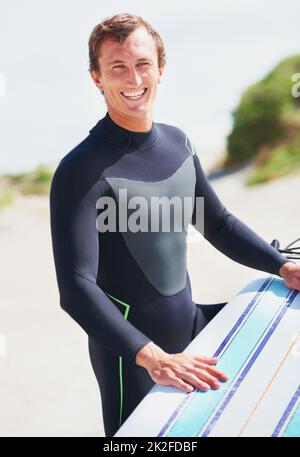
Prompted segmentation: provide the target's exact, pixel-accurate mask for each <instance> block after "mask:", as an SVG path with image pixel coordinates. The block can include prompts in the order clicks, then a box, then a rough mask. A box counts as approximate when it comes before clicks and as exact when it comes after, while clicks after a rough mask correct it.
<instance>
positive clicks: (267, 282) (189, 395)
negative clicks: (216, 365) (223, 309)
mask: <svg viewBox="0 0 300 457" xmlns="http://www.w3.org/2000/svg"><path fill="white" fill-rule="evenodd" d="M272 281H273V277H272V276H269V277H268V278H267V279H266V280H265V281H264V282H263V284H262V285H261V287H260V288H259V290H258V291H257V293H256V294H255V295H254V297H253V298H252V300H251V301H250V303H249V305H248V306H247V308H246V309H245V311H244V312H243V313H242V314H241V316H240V317H239V319H238V320H237V322H236V323H235V325H234V326H233V327H232V329H231V330H230V332H229V333H228V334H227V336H226V337H225V339H224V340H223V341H222V343H221V345H220V346H219V348H218V349H217V350H216V352H215V354H214V357H216V356H218V355H219V354H220V352H221V351H222V350H223V348H224V347H225V346H226V345H227V344H228V342H229V341H230V339H231V338H232V336H233V334H234V333H235V332H236V331H237V329H238V327H239V326H241V325H242V323H243V321H244V320H245V318H246V317H247V315H248V314H249V312H250V311H251V309H252V308H253V307H254V305H255V304H256V303H257V301H258V300H259V298H260V297H261V295H262V294H263V292H265V290H267V289H268V288H269V286H270V284H271V283H272ZM195 393H196V392H195V391H194V392H190V393H187V394H186V395H185V397H184V399H183V400H182V401H181V402H180V404H179V405H178V407H177V408H176V409H175V411H174V412H173V413H172V415H171V416H170V417H169V419H168V421H167V422H166V424H165V425H164V427H163V428H162V430H161V431H160V432H159V434H158V435H157V436H164V433H165V432H166V431H167V430H168V428H169V427H170V426H171V424H172V423H173V422H174V420H175V419H176V417H177V416H178V415H179V413H180V412H181V411H182V410H183V408H184V407H185V406H186V404H187V403H188V402H189V401H190V400H192V399H193V397H194V395H195Z"/></svg>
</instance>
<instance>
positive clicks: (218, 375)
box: [206, 365, 228, 381]
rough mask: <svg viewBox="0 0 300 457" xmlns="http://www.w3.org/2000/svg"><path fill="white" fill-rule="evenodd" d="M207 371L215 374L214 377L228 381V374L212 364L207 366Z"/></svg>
mask: <svg viewBox="0 0 300 457" xmlns="http://www.w3.org/2000/svg"><path fill="white" fill-rule="evenodd" d="M206 371H208V373H210V374H211V375H213V376H214V377H216V378H218V379H219V380H220V381H228V376H227V375H226V374H225V373H223V372H222V371H219V370H216V369H215V368H213V367H211V366H209V365H208V366H207V368H206Z"/></svg>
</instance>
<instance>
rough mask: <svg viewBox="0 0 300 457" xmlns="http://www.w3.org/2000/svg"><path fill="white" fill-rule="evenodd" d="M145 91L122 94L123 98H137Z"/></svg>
mask: <svg viewBox="0 0 300 457" xmlns="http://www.w3.org/2000/svg"><path fill="white" fill-rule="evenodd" d="M145 91H146V89H143V90H139V91H136V92H122V94H123V95H125V97H139V96H140V95H142V94H144V92H145Z"/></svg>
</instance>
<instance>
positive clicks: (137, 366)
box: [50, 14, 300, 436]
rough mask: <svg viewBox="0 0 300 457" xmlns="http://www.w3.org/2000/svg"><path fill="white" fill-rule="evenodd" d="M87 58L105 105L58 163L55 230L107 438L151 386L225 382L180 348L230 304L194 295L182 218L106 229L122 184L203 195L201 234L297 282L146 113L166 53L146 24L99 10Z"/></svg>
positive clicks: (64, 302) (172, 130) (176, 140)
mask: <svg viewBox="0 0 300 457" xmlns="http://www.w3.org/2000/svg"><path fill="white" fill-rule="evenodd" d="M89 56H90V73H91V76H92V78H93V81H94V82H95V84H96V86H97V87H98V89H99V90H100V91H101V93H102V95H104V99H105V103H106V105H107V113H106V115H105V117H104V118H102V119H100V120H99V122H98V123H97V124H96V125H95V126H94V127H93V128H92V129H91V130H90V132H89V135H88V136H87V137H86V138H85V139H84V140H83V141H82V142H81V143H80V144H79V145H78V146H76V147H75V148H74V149H73V150H72V151H71V152H70V153H68V154H67V155H66V156H65V157H64V158H63V159H62V160H61V162H60V164H59V166H58V168H57V170H56V172H55V175H54V177H53V182H52V187H51V195H50V205H51V206H50V207H51V230H52V240H53V251H54V258H55V266H56V274H57V280H58V286H59V292H60V303H61V306H62V308H63V309H64V310H65V311H66V312H67V313H69V314H70V315H71V317H72V318H73V319H75V320H76V322H78V324H79V325H80V326H81V327H82V328H83V329H84V330H85V331H86V332H87V334H88V342H89V354H90V358H91V363H92V366H93V369H94V372H95V375H96V377H97V380H98V383H99V388H100V392H101V398H102V409H103V418H104V427H105V433H106V435H107V436H113V435H114V434H115V432H116V431H117V429H118V428H119V427H120V425H121V424H122V423H123V422H124V421H125V419H126V418H127V417H128V416H129V415H130V414H131V412H132V411H133V409H134V408H135V407H136V406H137V405H138V403H139V402H140V401H141V400H142V398H143V397H144V396H145V394H146V393H147V392H148V391H149V389H150V388H151V387H152V386H153V385H154V383H158V384H161V385H170V386H176V387H178V388H180V389H183V390H184V391H186V392H189V391H191V390H193V388H197V389H200V390H205V391H206V390H208V389H210V388H214V389H218V388H219V387H220V381H223V382H224V381H226V380H227V376H226V374H225V373H221V372H220V371H219V370H217V369H216V363H217V360H215V359H213V358H211V357H207V356H204V355H199V356H198V357H196V356H191V355H189V354H184V353H183V352H182V351H183V350H184V349H185V348H186V346H187V345H188V344H189V343H190V342H191V341H192V340H193V338H194V337H195V336H196V335H197V334H198V333H199V332H200V330H201V329H202V328H203V327H204V326H205V325H206V324H207V323H208V322H209V320H210V319H211V318H212V317H213V316H214V315H215V314H216V313H217V312H218V311H219V310H220V309H221V308H222V307H223V306H224V305H225V303H220V304H216V305H209V306H208V305H204V306H201V305H199V304H196V303H194V302H193V300H192V297H191V288H190V282H189V276H188V273H187V271H186V242H185V235H186V227H185V228H184V229H183V230H182V231H181V232H176V231H175V230H174V227H173V226H172V228H171V229H170V231H169V233H167V232H163V231H162V230H159V231H156V232H155V231H148V232H142V231H140V232H134V233H130V231H127V232H126V231H122V230H120V224H121V223H122V221H121V220H118V229H117V230H107V231H104V230H103V231H101V230H99V227H98V226H97V221H98V217H99V216H101V215H103V211H105V209H106V208H105V207H104V206H103V205H102V203H101V202H100V199H101V198H109V197H110V198H112V199H113V201H114V202H116V205H117V206H120V204H121V202H120V191H121V190H122V189H123V190H126V191H127V192H128V197H129V198H134V197H139V196H141V197H143V198H144V199H145V201H146V202H149V201H150V200H151V198H153V197H155V196H156V197H157V196H161V195H163V196H166V197H168V198H173V197H174V196H177V197H179V198H180V199H181V200H183V199H184V198H186V197H188V198H192V199H194V198H195V197H204V204H205V218H204V236H205V238H206V239H207V240H208V241H209V242H210V243H212V244H213V245H214V246H215V247H216V248H217V249H218V250H220V251H221V252H223V253H224V254H225V255H227V256H229V257H230V258H232V259H233V260H235V261H237V262H239V263H241V264H244V265H247V266H249V267H252V268H256V269H259V270H263V271H266V272H270V273H274V274H278V275H281V276H282V277H283V278H284V280H285V282H286V284H287V285H288V286H289V287H293V288H298V289H299V287H300V286H299V285H300V273H299V267H298V266H297V265H295V264H294V263H292V262H288V261H287V259H286V258H285V257H283V256H281V254H279V253H278V252H277V251H276V250H275V249H274V248H273V247H272V246H270V245H269V244H268V243H267V242H265V241H264V240H263V239H261V238H260V237H259V236H258V235H256V234H255V233H254V232H253V231H252V230H250V229H249V228H248V227H247V226H246V225H245V224H243V223H242V222H241V221H239V220H238V219H237V218H236V217H234V216H233V215H232V214H231V213H229V212H228V210H227V209H226V208H225V207H224V205H223V204H222V203H221V202H220V200H219V199H218V197H217V195H216V194H215V192H214V191H213V189H212V187H211V186H210V184H209V182H208V181H207V179H206V177H205V175H204V173H203V170H202V167H201V164H200V162H199V159H198V157H197V155H195V153H194V151H193V148H192V145H191V143H190V142H189V139H188V138H187V137H186V135H185V134H184V133H183V132H182V131H181V130H180V129H178V128H176V127H173V126H170V125H167V124H159V123H154V122H153V120H152V112H153V104H154V100H155V97H156V92H157V86H158V84H159V83H160V81H161V78H162V75H163V71H164V68H165V51H164V45H163V42H162V40H161V37H160V36H159V34H158V33H157V32H156V31H155V30H154V29H153V28H152V27H151V25H150V24H148V23H147V22H146V21H144V20H143V19H142V18H140V17H137V16H134V15H130V14H120V15H115V16H112V17H109V18H106V19H105V20H104V21H103V22H102V23H100V24H98V25H97V26H96V27H95V28H94V30H93V32H92V34H91V36H90V40H89ZM105 201H107V200H105ZM193 211H194V212H192V213H191V214H190V216H192V217H190V219H192V220H193V223H194V221H195V219H197V214H195V209H194V210H193ZM152 216H153V215H152ZM119 217H121V216H119ZM200 225H201V223H200V224H199V221H198V223H195V226H196V228H198V230H200Z"/></svg>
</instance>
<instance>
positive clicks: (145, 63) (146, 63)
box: [138, 62, 149, 66]
mask: <svg viewBox="0 0 300 457" xmlns="http://www.w3.org/2000/svg"><path fill="white" fill-rule="evenodd" d="M138 65H140V66H142V65H149V62H140V63H139V64H138Z"/></svg>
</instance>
